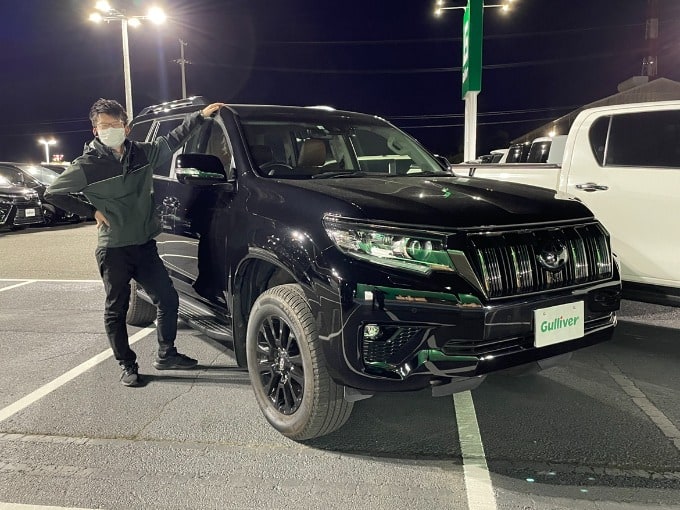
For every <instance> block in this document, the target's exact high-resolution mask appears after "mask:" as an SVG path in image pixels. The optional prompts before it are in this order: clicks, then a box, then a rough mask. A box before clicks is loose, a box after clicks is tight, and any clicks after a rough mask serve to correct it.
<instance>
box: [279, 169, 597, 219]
mask: <svg viewBox="0 0 680 510" xmlns="http://www.w3.org/2000/svg"><path fill="white" fill-rule="evenodd" d="M282 182H284V181H282ZM285 184H287V185H290V186H293V187H297V188H301V189H305V190H309V191H310V192H314V193H315V194H322V195H324V196H326V197H328V199H330V200H324V202H326V203H328V205H329V207H328V211H327V212H330V213H332V212H336V211H333V210H332V206H331V204H333V202H334V200H332V199H336V200H340V201H342V202H345V203H346V204H347V205H350V206H351V207H353V208H355V210H356V215H355V217H357V218H360V219H367V220H374V221H381V222H390V223H400V224H411V225H420V226H430V227H435V228H470V227H480V226H508V225H518V224H527V223H544V222H555V221H569V220H575V219H586V218H592V217H593V215H592V213H591V212H590V211H589V210H588V209H587V208H586V207H585V206H584V205H583V204H582V203H581V202H578V201H576V200H572V199H563V198H558V197H557V196H556V194H555V192H554V191H552V190H547V189H543V188H537V187H534V186H526V185H522V184H515V183H510V182H501V181H493V180H489V179H475V178H466V177H453V176H452V177H448V176H447V177H416V176H401V177H394V178H384V177H381V178H377V177H376V178H373V177H355V178H352V177H345V178H340V179H310V180H304V181H285ZM342 209H343V210H338V211H337V212H338V214H341V215H345V214H347V210H346V208H345V207H342Z"/></svg>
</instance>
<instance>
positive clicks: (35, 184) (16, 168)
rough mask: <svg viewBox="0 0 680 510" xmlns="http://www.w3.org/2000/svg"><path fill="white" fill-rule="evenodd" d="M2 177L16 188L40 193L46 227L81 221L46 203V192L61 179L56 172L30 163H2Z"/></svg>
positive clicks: (0, 165) (0, 164)
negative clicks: (20, 187)
mask: <svg viewBox="0 0 680 510" xmlns="http://www.w3.org/2000/svg"><path fill="white" fill-rule="evenodd" d="M0 176H3V177H5V178H6V179H7V180H8V181H9V182H12V183H13V184H14V185H16V186H25V187H27V188H30V189H32V190H35V191H36V192H37V193H38V196H39V197H40V201H41V204H42V205H41V207H42V216H43V222H44V223H45V224H46V225H53V224H54V223H57V222H59V221H68V222H72V223H77V222H79V221H80V220H81V218H80V216H78V215H77V214H72V213H70V212H68V211H64V210H63V209H60V208H59V207H56V206H54V205H53V204H51V203H49V202H45V200H44V194H45V190H46V189H47V187H48V186H49V185H50V184H52V183H53V182H54V181H55V180H56V179H57V177H59V174H58V173H57V172H55V171H54V170H52V169H50V168H46V167H44V166H42V165H35V164H30V163H14V162H0Z"/></svg>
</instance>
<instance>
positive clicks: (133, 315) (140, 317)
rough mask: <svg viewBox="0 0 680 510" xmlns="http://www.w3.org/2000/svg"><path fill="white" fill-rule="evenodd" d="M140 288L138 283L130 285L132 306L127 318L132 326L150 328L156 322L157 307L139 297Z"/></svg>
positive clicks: (129, 308) (133, 282) (126, 320)
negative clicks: (138, 290)
mask: <svg viewBox="0 0 680 510" xmlns="http://www.w3.org/2000/svg"><path fill="white" fill-rule="evenodd" d="M139 288H140V287H139V285H138V284H137V282H136V281H134V280H133V281H132V282H131V283H130V306H129V307H128V312H127V316H126V317H125V322H127V323H128V324H129V325H130V326H148V325H149V324H151V323H152V322H153V321H155V320H156V307H155V306H154V305H152V304H151V303H148V302H146V301H144V300H143V299H142V298H141V297H139V294H138V293H137V289H139Z"/></svg>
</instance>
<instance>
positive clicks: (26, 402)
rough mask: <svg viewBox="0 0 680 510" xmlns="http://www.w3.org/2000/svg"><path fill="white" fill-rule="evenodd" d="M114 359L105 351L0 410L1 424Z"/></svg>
mask: <svg viewBox="0 0 680 510" xmlns="http://www.w3.org/2000/svg"><path fill="white" fill-rule="evenodd" d="M152 331H156V328H155V327H149V328H144V329H143V330H141V331H138V332H137V333H136V334H135V335H133V336H131V337H130V345H132V344H134V343H135V342H137V341H138V340H141V339H142V338H144V337H145V336H146V335H148V334H149V333H151V332H152ZM111 357H113V352H112V351H111V350H107V351H104V352H102V353H100V354H97V355H96V356H94V357H92V358H90V359H89V360H87V361H85V362H84V363H81V364H80V365H78V366H77V367H75V368H73V369H71V370H69V371H68V372H66V373H65V374H64V375H61V376H59V377H57V378H56V379H55V380H53V381H52V382H49V383H47V384H45V385H44V386H41V387H40V388H38V389H37V390H35V391H34V392H32V393H29V394H28V395H26V396H25V397H24V398H22V399H20V400H17V401H16V402H14V403H13V404H10V405H8V406H7V407H5V408H4V409H0V422H1V421H4V420H6V419H7V418H9V417H10V416H13V415H14V414H16V413H18V412H19V411H21V410H23V409H26V408H27V407H28V406H30V405H31V404H33V403H34V402H37V401H38V400H40V399H41V398H43V397H44V396H46V395H49V394H50V393H52V392H53V391H54V390H56V389H58V388H60V387H61V386H63V385H64V384H66V383H67V382H69V381H71V380H73V379H75V378H76V377H78V376H79V375H80V374H82V373H84V372H85V371H87V370H89V369H90V368H92V367H94V366H95V365H97V364H99V363H101V362H102V361H104V360H105V359H108V358H111Z"/></svg>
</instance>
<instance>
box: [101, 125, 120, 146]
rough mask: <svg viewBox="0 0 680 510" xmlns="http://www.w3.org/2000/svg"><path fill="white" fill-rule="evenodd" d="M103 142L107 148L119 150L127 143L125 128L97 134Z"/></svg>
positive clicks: (104, 130) (103, 130) (102, 131)
mask: <svg viewBox="0 0 680 510" xmlns="http://www.w3.org/2000/svg"><path fill="white" fill-rule="evenodd" d="M97 134H98V136H99V139H100V140H101V142H102V143H103V144H104V145H106V146H107V147H111V148H112V149H118V148H119V147H120V146H121V145H123V142H124V141H125V128H124V127H122V128H113V127H111V128H107V129H102V130H100V131H98V132H97Z"/></svg>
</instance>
